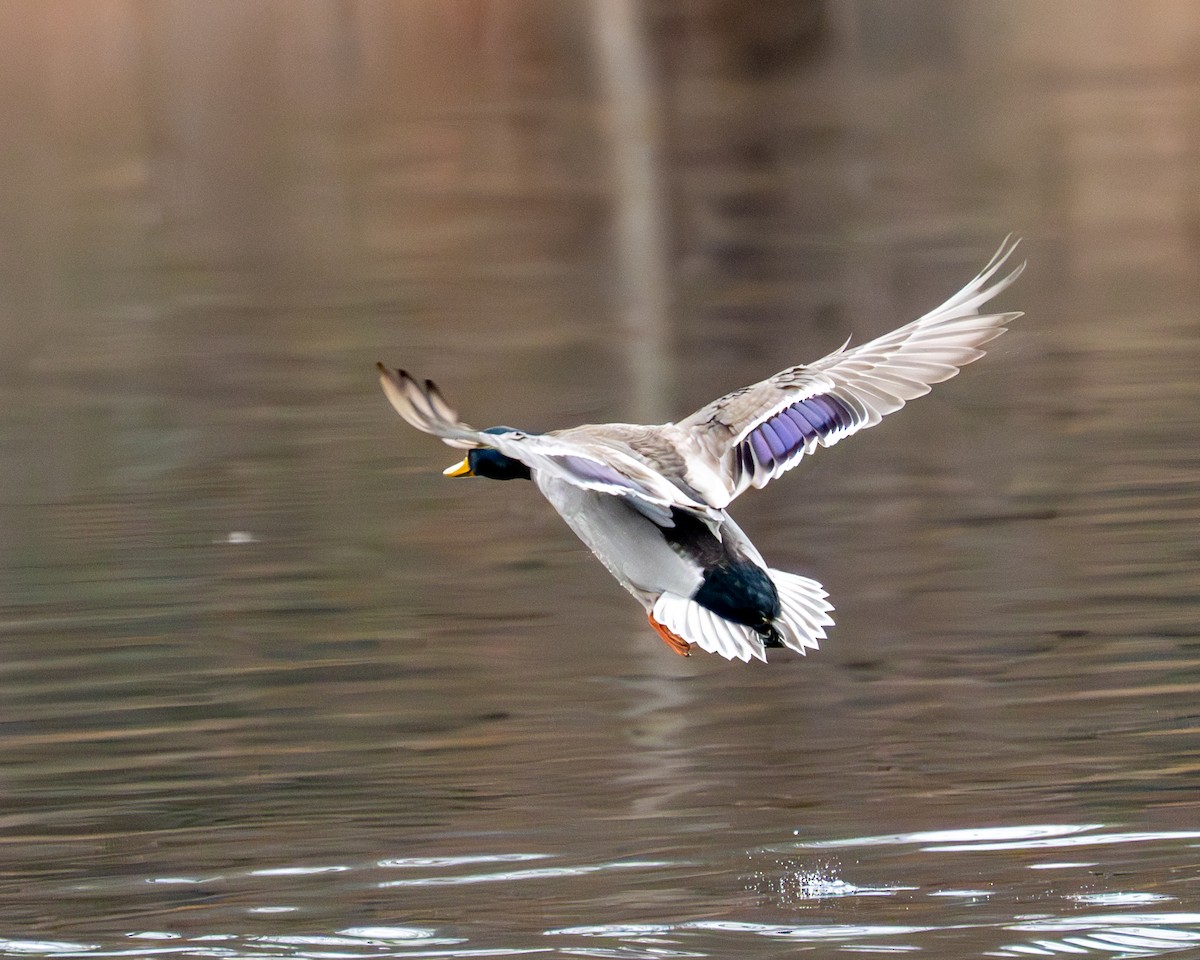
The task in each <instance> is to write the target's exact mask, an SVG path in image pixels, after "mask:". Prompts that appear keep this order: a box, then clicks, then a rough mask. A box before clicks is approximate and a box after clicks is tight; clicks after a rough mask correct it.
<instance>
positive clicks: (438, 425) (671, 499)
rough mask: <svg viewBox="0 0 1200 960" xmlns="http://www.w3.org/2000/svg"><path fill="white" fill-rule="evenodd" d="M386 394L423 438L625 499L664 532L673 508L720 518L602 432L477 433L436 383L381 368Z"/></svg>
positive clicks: (494, 429)
mask: <svg viewBox="0 0 1200 960" xmlns="http://www.w3.org/2000/svg"><path fill="white" fill-rule="evenodd" d="M377 366H378V368H379V372H380V376H379V380H380V383H381V384H382V385H383V392H384V393H385V394H386V395H387V398H388V400H389V401H391V404H392V406H393V407H395V409H396V412H397V413H399V414H400V416H402V417H403V418H404V419H405V420H407V421H408V422H409V423H410V424H412V425H413V426H414V427H416V428H417V429H418V430H421V431H423V432H425V433H430V434H433V435H434V436H435V437H439V438H440V439H441V440H442V441H443V442H444V443H447V444H449V445H450V446H452V447H457V448H459V449H468V450H470V449H478V448H480V447H492V448H494V449H496V450H499V451H500V452H501V453H503V454H504V455H505V456H508V457H512V458H513V459H514V460H520V461H521V462H522V463H524V464H525V465H526V466H528V467H529V468H530V469H531V470H538V471H542V472H544V473H547V474H550V475H553V476H556V477H558V478H560V479H562V480H565V481H567V482H568V483H572V484H574V485H575V486H577V487H582V488H583V489H585V490H595V491H598V492H600V493H608V494H612V495H613V496H618V497H626V498H628V500H629V503H630V505H631V506H632V507H634V508H635V509H637V510H639V511H641V512H642V513H644V514H645V515H646V516H647V517H649V518H650V519H651V520H653V521H655V522H656V523H658V524H660V525H662V526H666V527H669V526H673V521H672V520H671V510H672V508H679V509H682V510H688V511H690V512H693V513H703V514H706V515H710V516H714V517H717V516H719V511H716V510H713V509H712V508H711V507H710V506H709V505H708V504H707V503H704V502H703V501H702V500H700V499H699V498H698V497H694V496H692V495H690V494H689V493H688V492H687V491H685V490H683V489H681V488H680V487H679V486H677V485H676V484H674V483H672V482H671V481H670V480H669V479H667V477H665V476H664V475H663V474H661V473H659V472H657V471H655V470H653V469H652V468H651V467H650V466H648V465H647V464H646V463H645V462H644V461H643V460H642V459H641V458H639V457H638V456H637V455H635V454H634V452H633V451H632V449H631V448H629V446H628V445H627V444H625V443H623V442H620V441H619V440H617V439H615V438H611V437H607V436H605V435H604V433H603V431H601V430H594V431H593V432H591V433H589V432H588V428H586V427H585V428H575V429H574V430H571V431H566V432H565V433H566V435H563V434H555V433H546V434H541V433H525V432H524V431H521V430H516V429H513V428H510V427H492V428H490V429H488V430H477V429H475V428H474V427H471V426H468V425H467V424H465V423H463V422H462V421H460V420H459V419H458V414H457V413H455V412H454V410H453V409H452V408H451V407H450V405H449V404H448V403H447V402H446V400H445V399H444V398H443V397H442V395H441V392H440V391H439V390H438V388H437V386H436V385H435V384H434V382H433V381H432V380H426V381H424V383H421V382H419V381H417V380H416V379H415V378H413V377H412V376H410V375H409V374H408V373H407V372H406V371H404V370H390V369H389V368H387V367H385V366H384V365H383V364H382V363H380V364H377Z"/></svg>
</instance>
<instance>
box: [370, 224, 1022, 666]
mask: <svg viewBox="0 0 1200 960" xmlns="http://www.w3.org/2000/svg"><path fill="white" fill-rule="evenodd" d="M1015 247H1016V242H1015V241H1011V239H1008V240H1005V242H1004V244H1003V245H1001V247H1000V249H999V250H998V251H997V252H996V255H995V256H994V257H992V259H991V261H990V262H989V263H988V264H987V266H985V267H984V268H983V270H982V271H980V273H979V275H978V276H977V277H975V279H974V280H972V281H971V282H970V283H968V284H967V285H966V286H965V287H963V288H962V289H961V290H960V291H959V292H958V293H956V294H955V295H954V296H952V297H951V298H950V299H949V300H947V301H946V302H945V303H943V304H942V305H941V306H940V307H937V308H936V309H934V310H932V311H930V312H929V313H927V314H925V315H924V316H923V317H920V318H919V319H917V320H914V321H912V322H911V323H908V324H906V325H904V326H902V327H900V328H899V329H897V330H893V331H892V332H891V333H888V334H885V335H883V336H881V337H879V338H877V339H875V340H872V341H870V342H869V343H864V344H862V345H861V346H858V347H854V348H852V349H851V348H848V344H847V345H843V346H842V347H841V348H840V349H838V350H835V351H833V353H831V354H829V355H828V356H825V357H822V358H821V359H820V360H817V361H816V362H814V363H809V364H801V365H799V366H794V367H788V368H787V369H786V370H782V371H780V372H779V373H777V374H775V375H774V376H773V377H768V378H767V379H766V380H763V381H761V382H759V383H756V384H753V385H751V386H748V387H743V388H741V389H740V390H735V391H733V392H732V393H729V394H726V395H725V396H723V397H721V398H720V399H718V400H714V401H713V402H712V403H710V404H708V406H706V407H702V408H701V409H700V410H697V411H696V412H695V413H693V414H692V415H691V416H689V417H687V418H685V419H683V420H680V421H678V422H676V423H663V424H655V425H643V424H631V423H605V424H588V425H584V426H579V427H569V428H567V429H564V430H551V431H549V432H548V433H531V432H528V431H524V430H518V429H516V428H513V427H489V428H487V429H485V430H477V429H475V428H474V427H470V426H468V425H467V424H465V423H463V422H462V421H461V420H459V418H458V414H457V413H455V412H454V410H453V409H452V408H451V407H450V405H449V404H447V402H446V401H445V399H443V397H442V394H441V392H440V391H439V390H438V388H437V387H436V386H435V385H434V384H433V382H432V381H431V380H425V381H419V380H417V379H415V378H414V377H412V376H410V375H409V374H408V373H406V372H405V371H404V370H392V369H389V368H388V367H385V366H384V365H383V364H379V365H378V366H379V371H380V382H381V383H382V385H383V391H384V393H385V394H386V395H387V398H388V400H389V401H391V404H392V406H393V407H395V409H396V411H397V413H399V414H400V416H402V417H403V418H404V419H405V420H407V421H408V422H409V423H410V424H412V425H413V426H414V427H416V428H417V429H418V430H422V431H424V432H425V433H429V434H432V435H433V436H435V437H438V438H440V439H441V440H442V441H443V442H444V443H447V444H449V445H450V446H452V447H457V448H459V449H461V450H465V451H466V456H465V457H464V458H463V460H462V461H461V462H460V463H456V464H455V465H453V466H451V467H449V468H448V469H446V470H445V471H444V473H445V474H446V475H447V476H451V477H466V476H477V477H487V478H489V479H492V480H516V479H522V480H532V481H533V482H534V483H535V484H536V485H537V487H538V489H539V490H540V491H541V492H542V494H543V495H544V496H545V498H546V499H547V500H549V501H550V504H551V506H553V507H554V509H555V510H557V511H558V512H559V514H560V515H561V516H562V518H563V520H565V521H566V523H567V525H568V526H569V527H570V528H571V529H572V530H573V531H574V532H575V534H576V535H577V536H578V537H579V539H580V540H582V541H583V542H584V543H585V544H587V546H588V547H589V548H590V549H591V551H592V552H593V553H594V554H595V555H596V556H597V557H599V559H600V561H601V562H602V563H603V564H604V566H605V567H607V568H608V571H609V573H611V574H612V575H613V576H614V577H615V578H616V579H617V581H618V582H619V583H620V584H621V586H623V587H624V588H625V589H626V590H628V591H629V592H630V593H632V594H633V595H634V596H635V597H636V598H637V599H638V601H639V602H640V603H641V604H642V606H643V607H645V610H646V615H647V617H648V618H649V621H650V625H651V626H652V627H653V628H654V630H655V631H656V632H657V633H658V635H659V636H660V637H661V638H662V639H663V640H664V641H665V642H666V644H667V645H668V646H669V647H670V648H671V649H672V650H674V651H675V652H676V653H679V654H682V655H683V656H688V655H689V654H690V652H691V648H692V646H693V645H695V646H698V647H700V648H701V649H702V650H706V651H708V652H710V653H717V654H720V655H721V656H723V657H725V658H727V659H730V660H742V661H746V662H748V661H749V660H750V658H752V657H753V658H755V659H758V660H766V658H767V655H766V651H767V649H768V648H772V647H788V648H790V649H792V650H794V651H796V652H797V653H801V654H803V653H805V652H806V651H808V650H810V649H813V650H815V649H816V648H817V644H818V641H819V640H822V639H824V638H825V628H826V627H828V626H830V625H831V624H832V623H833V619H832V618H831V617H830V615H829V614H830V611H831V610H832V609H833V606H832V604H830V603H829V601H828V599H827V596H828V594H827V593H826V592H825V590H824V589H823V588H822V587H821V585H820V584H819V583H817V582H816V581H815V580H811V579H809V578H808V577H802V576H799V575H797V574H794V573H786V572H784V571H782V570H776V569H774V568H772V567H769V566H767V562H766V561H765V560H764V559H763V556H762V554H761V553H759V551H758V549H757V548H756V547H755V546H754V544H753V543H751V542H750V539H749V538H748V537H747V536H746V534H745V533H743V532H742V529H741V528H740V527H739V526H738V525H737V524H736V523H734V521H733V519H732V518H731V517H730V516H729V514H728V513H727V512H726V510H727V508H728V506H729V504H730V503H732V502H733V500H734V499H735V498H736V497H737V496H738V495H739V494H740V493H742V492H743V491H744V490H746V489H747V488H749V487H764V486H766V485H767V484H768V483H769V482H770V481H772V480H774V479H775V478H776V477H778V476H780V475H782V474H783V473H785V472H786V471H788V470H790V469H791V468H792V467H794V466H795V465H796V464H797V463H799V462H800V460H801V459H802V458H803V457H804V456H806V455H808V454H811V453H813V452H814V451H815V450H816V449H817V448H818V447H829V446H832V445H833V444H835V443H837V442H838V441H839V440H841V439H842V438H843V437H848V436H850V434H852V433H857V432H858V431H859V430H862V429H864V428H866V427H872V426H874V425H875V424H877V423H878V422H879V421H880V420H881V419H883V417H884V416H885V415H886V414H889V413H892V412H894V411H896V410H899V409H900V408H901V407H902V406H904V404H905V403H906V402H907V401H909V400H912V399H914V398H915V397H919V396H922V395H923V394H926V393H928V392H929V388H930V384H934V383H940V382H941V381H943V380H948V379H950V378H951V377H953V376H954V375H955V374H957V373H958V371H959V368H960V367H963V366H965V365H966V364H968V363H971V362H972V361H974V360H978V359H979V358H980V357H982V356H983V354H984V351H983V350H981V349H980V347H981V346H982V345H983V344H985V343H987V342H988V341H989V340H992V339H994V338H996V337H998V336H1000V334H1002V333H1003V332H1004V331H1005V329H1006V327H1005V325H1006V324H1007V323H1009V322H1011V321H1012V320H1015V319H1016V318H1017V317H1019V316H1021V314H1019V313H981V312H980V308H981V307H983V305H984V304H986V303H987V302H988V301H990V300H991V299H992V298H993V297H995V296H996V295H997V294H999V293H1000V292H1001V291H1003V290H1004V289H1005V288H1007V287H1008V286H1009V285H1010V284H1011V283H1012V282H1013V281H1014V280H1016V278H1017V277H1018V276H1019V275H1020V273H1021V271H1022V270H1023V269H1024V268H1025V264H1024V263H1021V264H1019V265H1017V266H1016V267H1015V268H1013V269H1012V270H1011V271H1009V272H1008V273H1007V274H1003V275H1002V274H1001V271H1002V269H1003V268H1004V265H1005V263H1007V262H1008V260H1009V258H1010V257H1011V255H1012V252H1013V250H1014V249H1015Z"/></svg>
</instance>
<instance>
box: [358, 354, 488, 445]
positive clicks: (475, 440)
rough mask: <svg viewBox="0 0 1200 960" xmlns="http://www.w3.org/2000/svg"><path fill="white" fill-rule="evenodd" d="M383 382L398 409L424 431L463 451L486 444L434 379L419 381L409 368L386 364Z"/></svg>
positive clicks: (386, 391) (381, 379)
mask: <svg viewBox="0 0 1200 960" xmlns="http://www.w3.org/2000/svg"><path fill="white" fill-rule="evenodd" d="M375 366H376V367H378V368H379V383H380V384H381V385H382V387H383V392H384V394H385V395H386V396H387V398H388V400H389V401H390V402H391V404H392V406H393V407H395V408H396V412H397V413H398V414H400V416H402V417H403V418H404V419H405V420H407V421H408V422H409V423H411V424H412V425H413V426H414V427H416V428H417V429H418V430H420V431H422V432H423V433H431V434H433V435H434V436H435V437H438V438H439V439H441V440H442V442H443V443H447V444H449V445H450V446H452V447H457V448H458V449H459V450H471V449H475V448H478V447H482V446H486V444H485V443H484V442H483V441H482V440H481V439H480V437H481V436H482V434H481V432H480V431H479V430H476V429H475V428H474V427H470V426H467V424H465V423H463V422H462V421H461V420H459V419H458V414H457V413H455V412H454V409H453V408H452V407H451V406H450V404H448V403H447V402H446V400H445V398H444V397H443V396H442V394H441V391H439V390H438V388H437V384H435V383H434V382H433V381H432V380H426V381H425V382H424V383H419V382H418V381H417V380H416V379H414V378H413V377H412V375H410V374H409V372H408V371H407V370H390V369H388V368H387V367H385V366H384V365H383V364H382V363H377V364H375Z"/></svg>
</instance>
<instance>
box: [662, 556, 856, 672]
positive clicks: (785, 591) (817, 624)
mask: <svg viewBox="0 0 1200 960" xmlns="http://www.w3.org/2000/svg"><path fill="white" fill-rule="evenodd" d="M768 573H770V575H771V580H772V581H774V583H775V588H776V589H777V590H778V591H779V605H780V607H781V611H780V615H779V616H778V617H777V618H776V620H775V629H776V630H778V631H779V636H780V639H782V640H783V644H784V646H786V647H789V648H791V649H792V650H795V651H796V652H797V653H800V654H805V653H807V652H808V651H809V650H816V649H817V641H818V640H824V639H825V627H828V626H830V625H831V624H832V623H833V618H832V617H831V616H829V611H830V610H832V609H833V605H832V604H831V603H830V602H829V601H828V600H827V599H826V597H827V596H828V594H827V593H826V592H825V589H824V588H823V587H822V586H821V585H820V584H819V583H817V581H816V580H810V579H809V578H808V577H801V576H799V575H797V574H794V573H785V572H784V571H782V570H769V571H768ZM653 616H654V619H655V620H657V621H658V622H659V623H661V624H662V625H663V626H664V627H666V628H667V629H668V630H670V631H671V632H672V633H673V634H675V635H676V636H678V637H682V638H683V639H684V640H686V641H687V642H688V643H694V644H696V646H698V647H699V648H700V649H701V650H707V651H708V652H709V653H716V654H719V655H721V656H722V657H724V658H725V659H726V660H741V661H744V662H747V663H748V662H749V661H750V658H751V657H753V658H754V659H756V660H763V661H765V660H766V659H767V652H766V650H765V649H764V648H763V641H762V637H761V636H759V634H758V632H757V631H755V630H754V628H753V627H747V626H744V625H743V624H740V623H734V622H732V621H731V620H726V619H725V618H724V617H719V616H717V614H715V613H713V612H712V611H711V610H709V609H708V608H707V607H702V606H701V605H700V604H698V603H696V602H695V601H694V600H689V599H687V598H686V597H681V596H679V595H678V594H674V593H664V594H663V595H662V596H660V597H659V598H658V600H657V601H656V602H655V604H654V610H653Z"/></svg>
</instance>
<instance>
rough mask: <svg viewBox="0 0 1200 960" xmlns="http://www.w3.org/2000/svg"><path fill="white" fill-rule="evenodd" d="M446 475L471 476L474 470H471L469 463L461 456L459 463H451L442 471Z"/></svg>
mask: <svg viewBox="0 0 1200 960" xmlns="http://www.w3.org/2000/svg"><path fill="white" fill-rule="evenodd" d="M442 473H443V474H445V475H446V476H447V477H473V476H475V474H474V472H473V471H472V470H471V464H470V462H469V461H468V460H467V458H466V457H463V458H462V462H461V463H456V464H453V465H452V466H449V467H447V468H446V469H445V470H443V471H442Z"/></svg>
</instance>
